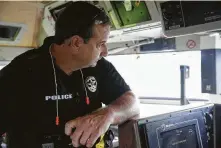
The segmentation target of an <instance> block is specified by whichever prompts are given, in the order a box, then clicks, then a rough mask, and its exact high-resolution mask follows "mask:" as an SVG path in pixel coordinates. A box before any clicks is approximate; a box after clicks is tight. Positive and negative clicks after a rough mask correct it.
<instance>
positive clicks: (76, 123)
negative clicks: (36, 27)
mask: <svg viewBox="0 0 221 148" xmlns="http://www.w3.org/2000/svg"><path fill="white" fill-rule="evenodd" d="M109 32H110V21H109V18H108V16H107V15H106V14H105V13H104V12H103V11H102V10H100V9H98V8H97V7H95V6H93V5H91V4H89V3H87V2H73V3H71V4H70V5H69V6H68V7H67V8H66V9H65V10H64V11H63V12H62V13H61V15H60V16H59V18H58V20H57V22H56V26H55V36H52V37H48V38H46V39H45V41H44V44H43V45H42V46H41V47H39V48H38V49H33V50H30V51H27V52H25V53H23V54H21V55H19V56H17V57H16V58H14V59H13V60H12V61H11V63H10V64H8V65H7V66H5V67H4V68H3V69H2V70H1V72H0V115H1V116H0V117H1V121H0V134H3V133H5V132H7V134H8V146H9V148H40V147H55V148H58V147H60V148H66V147H69V145H73V146H74V147H79V146H85V147H92V146H94V145H95V144H96V141H98V140H99V138H101V136H102V135H104V134H105V133H106V132H107V131H108V128H109V126H110V125H117V124H121V123H123V122H125V121H126V120H128V119H130V118H132V117H134V116H136V115H138V114H139V107H138V101H137V100H136V99H135V96H134V94H133V93H132V91H131V90H130V87H129V86H128V85H127V84H126V83H125V81H124V79H123V78H122V77H121V76H120V74H119V73H118V72H117V70H116V69H115V68H114V66H113V65H112V64H111V63H110V62H108V61H107V60H106V59H104V58H103V57H105V56H107V54H108V51H107V47H106V42H107V39H108V36H109ZM102 103H104V104H106V106H105V107H103V108H102ZM64 137H68V139H65V138H64ZM59 140H60V141H61V143H59V142H58V141H59Z"/></svg>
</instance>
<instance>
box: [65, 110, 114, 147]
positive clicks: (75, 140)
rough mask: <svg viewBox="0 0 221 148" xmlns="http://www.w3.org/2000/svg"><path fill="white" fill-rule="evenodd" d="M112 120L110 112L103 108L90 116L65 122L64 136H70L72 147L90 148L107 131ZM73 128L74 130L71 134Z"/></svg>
mask: <svg viewBox="0 0 221 148" xmlns="http://www.w3.org/2000/svg"><path fill="white" fill-rule="evenodd" d="M113 120H114V117H113V113H112V111H111V110H109V109H108V108H103V109H100V110H98V111H96V112H94V113H92V114H89V115H86V116H83V117H79V118H77V119H75V120H71V121H69V122H67V123H66V125H65V134H66V135H69V136H70V138H71V139H72V144H73V146H74V147H79V146H81V145H85V146H87V147H92V146H93V145H94V144H95V142H96V140H97V139H98V138H99V137H100V136H101V135H102V134H104V133H105V132H106V131H107V130H108V128H109V126H110V125H111V124H112V123H113ZM73 128H76V129H75V131H74V132H73V133H72V129H73Z"/></svg>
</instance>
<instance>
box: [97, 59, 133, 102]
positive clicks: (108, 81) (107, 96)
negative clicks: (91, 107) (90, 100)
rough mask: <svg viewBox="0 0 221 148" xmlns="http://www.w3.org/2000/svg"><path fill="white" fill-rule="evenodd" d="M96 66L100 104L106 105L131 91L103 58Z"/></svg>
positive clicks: (110, 64) (111, 65)
mask: <svg viewBox="0 0 221 148" xmlns="http://www.w3.org/2000/svg"><path fill="white" fill-rule="evenodd" d="M97 66H98V70H99V84H98V87H99V95H98V96H99V99H100V100H101V102H102V103H104V104H106V105H108V104H110V103H111V102H112V101H114V100H116V99H117V98H119V97H120V96H121V95H123V94H124V93H126V92H127V91H130V90H131V89H130V87H129V85H128V84H127V83H126V82H125V80H124V79H123V78H122V76H121V75H120V74H119V72H118V71H117V70H116V68H115V67H114V66H113V64H112V63H110V62H109V61H107V60H106V59H104V58H103V59H101V60H100V61H99V63H98V65H97Z"/></svg>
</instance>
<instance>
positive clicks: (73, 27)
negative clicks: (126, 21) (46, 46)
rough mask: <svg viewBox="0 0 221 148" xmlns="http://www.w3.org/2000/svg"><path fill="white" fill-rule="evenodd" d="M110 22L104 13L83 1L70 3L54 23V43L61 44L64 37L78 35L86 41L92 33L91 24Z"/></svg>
mask: <svg viewBox="0 0 221 148" xmlns="http://www.w3.org/2000/svg"><path fill="white" fill-rule="evenodd" d="M95 22H99V24H108V23H110V20H109V17H108V16H107V15H106V13H105V12H104V11H103V10H101V9H99V8H98V7H96V6H94V5H92V4H89V3H88V2H84V1H77V2H72V3H70V4H69V5H68V6H67V7H66V8H65V9H64V11H63V12H62V13H61V14H60V16H59V17H58V19H57V21H56V23H55V38H54V39H55V43H56V44H62V43H63V42H64V41H65V40H66V39H68V38H70V37H72V36H74V35H79V36H80V37H82V38H83V39H84V41H85V42H87V41H88V40H89V39H90V38H91V37H92V35H93V25H94V24H95Z"/></svg>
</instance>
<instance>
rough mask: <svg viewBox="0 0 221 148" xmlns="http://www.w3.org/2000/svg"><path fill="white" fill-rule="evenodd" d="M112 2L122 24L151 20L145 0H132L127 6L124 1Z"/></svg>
mask: <svg viewBox="0 0 221 148" xmlns="http://www.w3.org/2000/svg"><path fill="white" fill-rule="evenodd" d="M111 4H112V6H113V8H114V11H115V12H116V14H117V16H118V17H119V22H120V23H121V26H124V27H125V26H128V25H134V24H138V23H142V22H146V21H150V20H151V16H150V13H149V10H148V8H147V6H146V3H145V1H140V2H137V1H130V2H129V4H128V5H127V6H126V4H125V2H124V1H111ZM129 6H130V7H129ZM128 7H129V8H130V9H129V8H128Z"/></svg>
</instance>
